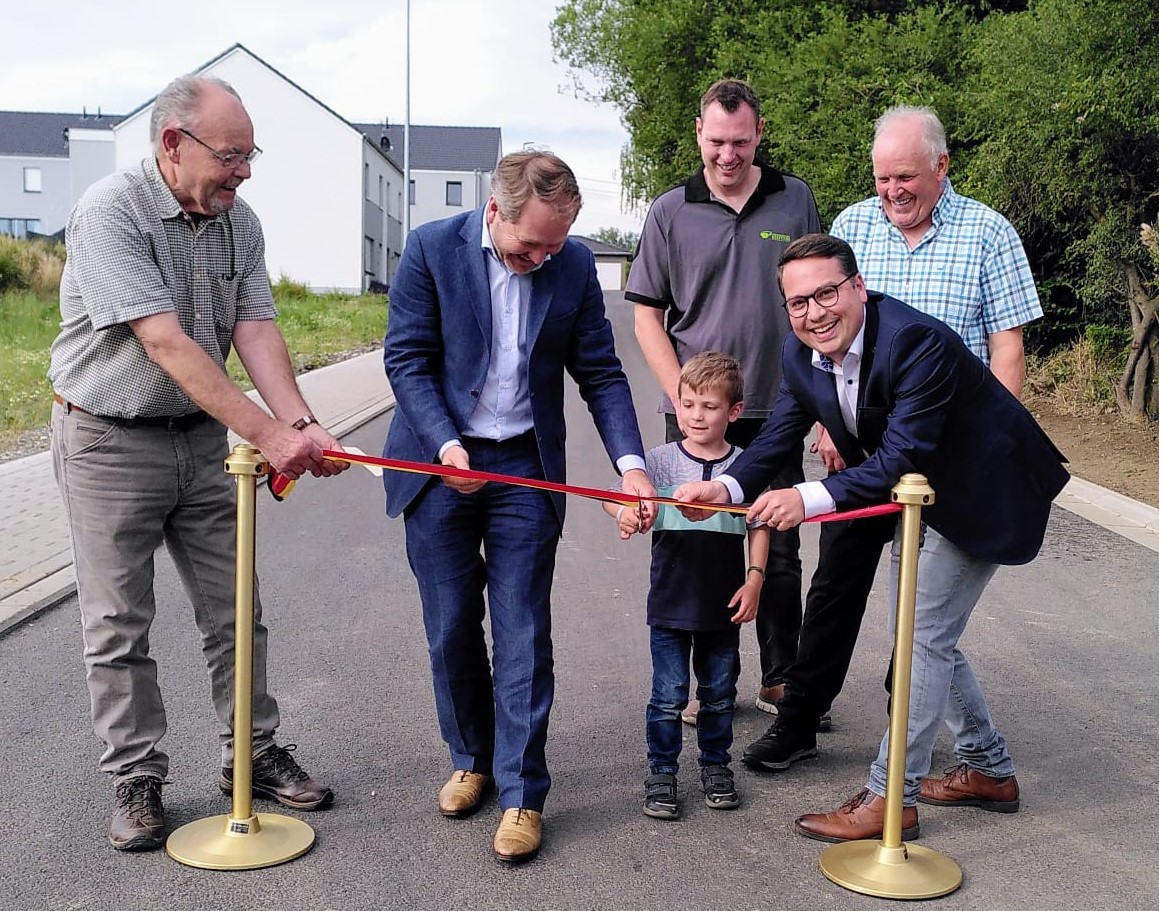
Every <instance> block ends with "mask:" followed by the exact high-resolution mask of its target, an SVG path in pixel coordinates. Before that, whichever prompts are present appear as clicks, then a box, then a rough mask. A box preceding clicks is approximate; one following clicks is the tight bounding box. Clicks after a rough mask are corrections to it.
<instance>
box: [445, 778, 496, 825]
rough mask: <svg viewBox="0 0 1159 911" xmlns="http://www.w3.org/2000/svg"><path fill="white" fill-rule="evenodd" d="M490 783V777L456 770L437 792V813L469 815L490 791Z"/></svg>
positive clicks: (477, 807)
mask: <svg viewBox="0 0 1159 911" xmlns="http://www.w3.org/2000/svg"><path fill="white" fill-rule="evenodd" d="M491 782H492V778H491V776H490V775H484V774H483V773H481V772H471V771H468V770H467V769H456V770H455V772H454V773H453V774H452V775H451V777H450V778H449V779H448V780H447V783H446V784H445V785H443V787H442V789H441V790H440V791H439V812H440V813H442V814H443V815H444V816H469V815H471V814H472V813H474V812H475V811H476V810H477V809H479V804H480V803H481V802H482V800H483V797H484V795H486V793H487V792H488V791H489V790H491Z"/></svg>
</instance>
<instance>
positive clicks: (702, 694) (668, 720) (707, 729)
mask: <svg viewBox="0 0 1159 911" xmlns="http://www.w3.org/2000/svg"><path fill="white" fill-rule="evenodd" d="M651 633H652V635H651V646H652V698H651V699H650V700H649V701H648V710H647V713H646V715H645V719H646V725H645V735H646V737H647V741H648V769H649V771H650V772H651V773H652V774H653V775H660V774H668V775H675V774H676V773H677V771H678V770H679V766H680V763H679V760H680V744H681V740H682V737H683V731H682V730H681V727H680V712H681V711H682V710H683V709H684V707H685V706H686V705H688V683H689V675H688V662H689V658H690V657H691V659H692V669H693V670H694V671H695V672H696V683H697V686H696V698H697V699H699V700H700V712H699V713H698V714H697V716H696V740H697V744H698V745H699V747H700V765H701V766H706V765H728V764H729V763H730V762H731V761H732V756H730V755H729V752H728V750H729V747H731V746H732V716H733V711H734V710H735V708H736V681H737V677H738V676H740V627H739V626H734V627H733V628H732V629H727V630H719V631H717V630H713V631H711V632H693V631H691V630H685V629H665V628H663V627H659V626H653V627H652V628H651Z"/></svg>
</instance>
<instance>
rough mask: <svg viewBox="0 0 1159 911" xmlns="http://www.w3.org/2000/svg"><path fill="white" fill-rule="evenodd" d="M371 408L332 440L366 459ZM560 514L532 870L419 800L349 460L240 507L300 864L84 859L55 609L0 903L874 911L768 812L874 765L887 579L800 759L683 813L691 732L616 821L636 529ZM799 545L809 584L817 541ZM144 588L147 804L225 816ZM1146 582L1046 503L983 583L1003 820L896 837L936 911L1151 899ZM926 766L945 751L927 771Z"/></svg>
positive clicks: (626, 793) (644, 549) (76, 703)
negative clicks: (547, 730)
mask: <svg viewBox="0 0 1159 911" xmlns="http://www.w3.org/2000/svg"><path fill="white" fill-rule="evenodd" d="M610 313H611V316H612V318H613V322H614V324H615V325H616V328H617V332H618V334H619V336H620V339H621V345H620V347H621V353H622V355H623V357H624V359H625V362H626V366H627V368H628V370H629V373H630V375H631V376H632V378H633V383H634V387H635V388H636V390H637V396H638V400H637V405H638V410H639V413H640V414H641V418H642V423H643V426H644V431H645V435H646V437H647V439H646V442H648V443H649V444H654V443H656V442H659V441H660V437H661V432H662V431H661V423H660V421H659V419H658V418H657V417H656V415H655V414H654V413H653V410H654V403H655V389H654V386H653V385H652V384H651V382H650V379H649V377H648V373H647V370H646V368H645V367H644V366H643V364H642V362H641V360H640V357H639V354H638V351H637V349H636V346H635V344H634V342H633V341H632V339H631V333H630V308H629V307H627V306H626V305H624V304H623V303H622V302H620V301H618V300H617V301H613V302H612V303H611V305H610ZM569 407H570V408H571V409H572V411H571V414H570V417H571V420H570V422H569V428H570V431H571V439H570V446H569V451H570V456H571V464H572V466H573V470H572V479H573V480H574V481H576V482H577V483H589V484H597V485H602V484H610V483H611V482H612V481H613V477H612V471H611V468H610V467H609V465H608V463H607V458H606V456H605V455H604V454H603V452H602V450H601V449H600V446H599V443H598V440H596V438H595V434H594V431H593V430H592V427H591V423H590V421H589V420H588V419H587V417H586V414H585V413H584V406H583V404H582V402H580V401H579V399H578V396H572V399H571V401H570V405H569ZM388 420H389V417H388V416H387V417H384V418H381V419H378V420H376V421H374V422H372V423H371V424H369V425H366V426H365V427H363V428H361V429H360V430H358V431H356V432H355V433H353V434H352V435H351V436H349V437H348V438H347V441H348V442H352V443H354V444H355V445H358V446H360V447H361V448H363V449H365V450H367V451H369V452H376V451H378V450H379V449H380V447H381V443H382V439H383V437H384V434H385V430H386V427H387V423H388ZM979 508H980V509H984V508H985V504H979ZM569 510H570V512H569V518H568V524H567V529H566V533H565V536H564V540H563V542H562V544H561V546H560V554H559V561H558V568H557V575H556V582H555V608H554V609H555V646H556V655H555V657H556V669H557V676H558V686H557V700H556V706H555V710H554V713H553V716H552V728H551V735H550V740H549V759H550V761H551V764H552V771H553V774H554V777H555V785H554V788H553V790H552V793H551V796H550V798H549V803H548V807H547V811H546V815H545V826H546V840H545V844H544V849H543V852H542V854H541V855H540V857H539V859H538V860H536V861H535V862H533V863H531V864H528V865H525V866H523V867H518V868H514V869H512V868H507V867H504V866H501V865H500V864H498V863H497V862H495V861H494V860H493V859H492V857H491V854H490V841H491V836H492V834H493V831H494V827H495V825H496V823H497V821H498V815H499V814H498V810H497V807H496V804H495V802H494V799H493V798H492V800H491V802H490V803H489V804H488V805H487V806H486V807H485V808H484V809H483V810H482V811H481V812H480V813H478V814H477V815H476V816H474V817H472V818H470V819H466V820H446V819H443V818H441V817H440V816H439V815H438V813H437V812H436V808H435V802H434V797H435V792H436V791H437V789H438V787H439V786H440V784H441V783H442V781H443V780H444V779H445V776H446V775H447V773H448V772H449V767H448V760H447V758H446V753H445V749H444V747H443V745H442V743H441V741H440V740H439V737H438V732H437V727H436V723H435V719H434V709H433V704H432V697H431V691H430V680H429V669H428V665H427V659H426V652H425V646H424V640H423V634H422V628H421V620H420V611H419V605H418V599H417V595H416V592H415V587H414V584H413V580H412V578H411V576H410V573H409V570H408V569H407V566H406V560H405V556H404V548H403V529H402V524H401V522H388V521H387V520H386V519H385V518H384V515H383V509H382V494H381V487H380V482H379V481H378V480H377V479H375V478H373V477H371V476H370V475H369V474H368V473H366V472H365V471H362V470H361V469H357V468H355V469H352V470H351V471H349V472H348V473H347V474H345V475H343V476H342V477H340V478H338V479H333V480H327V481H317V480H309V481H306V482H303V483H300V484H299V485H298V487H297V489H296V490H295V491H294V494H293V496H292V497H290V498H289V499H288V500H287V501H286V502H284V503H282V504H276V503H274V502H273V501H272V500H271V499H270V498H268V497H267V496H266V495H265V493H264V492H262V493H261V496H260V498H259V531H258V549H259V555H258V566H259V573H260V575H261V581H262V591H263V597H264V600H265V603H266V618H267V622H268V623H269V626H270V628H271V649H270V668H271V685H272V689H273V691H274V692H275V694H276V695H277V697H278V698H279V700H280V702H281V706H282V712H283V727H282V733H281V737H280V739H281V741H282V742H283V743H294V742H296V743H298V744H300V749H299V752H298V757H299V758H300V759H301V760H302V762H303V764H304V765H306V766H307V768H309V769H310V770H311V772H313V773H314V774H315V776H316V777H318V778H320V779H324V780H325V781H326V782H328V783H330V784H331V785H332V786H333V787H334V789H335V791H336V792H337V795H338V798H337V801H336V804H335V806H334V807H333V808H332V809H331V810H329V811H327V812H324V813H320V814H313V815H311V814H300V815H301V818H303V819H306V820H307V821H309V822H310V824H311V825H313V826H314V828H315V830H316V832H317V834H318V840H317V844H316V845H315V847H314V849H313V850H312V851H311V852H310V853H309V854H307V855H306V856H304V857H302V858H300V859H298V860H296V861H294V862H292V863H289V864H285V865H283V866H279V867H273V868H268V869H263V870H254V871H247V872H238V873H220V872H210V871H202V870H196V869H191V868H187V867H184V866H181V865H179V864H177V863H175V862H174V861H172V860H170V859H169V858H168V856H167V855H166V854H165V853H164V852H155V853H151V854H137V855H124V854H119V853H117V852H114V851H113V850H112V849H111V848H110V847H109V846H108V845H107V844H106V842H105V839H104V827H105V824H106V816H107V812H108V808H109V801H110V797H111V791H110V788H109V786H108V783H107V782H106V781H105V780H104V779H103V777H102V776H101V775H100V774H99V773H98V772H97V771H96V759H97V756H98V754H99V752H100V747H99V744H98V743H97V742H96V740H95V738H94V737H93V735H92V733H91V730H90V726H89V720H88V700H87V694H86V690H85V687H84V676H83V669H82V666H81V660H80V636H79V627H78V620H77V613H76V603H75V600H71V599H70V600H68V601H66V602H64V603H62V604H61V605H59V606H58V607H57V608H55V609H53V610H50V611H48V612H46V613H45V614H43V615H41V616H40V617H38V618H37V619H35V620H33V621H31V622H29V623H27V624H25V625H23V626H21V627H18V628H17V629H15V630H13V631H11V632H10V633H9V634H8V635H6V636H5V637H3V638H2V639H0V668H3V685H4V690H3V692H4V698H3V700H2V702H0V768H3V770H4V777H5V780H6V786H5V788H4V793H6V794H7V795H8V797H7V798H6V799H5V804H6V807H7V813H6V817H7V818H6V823H5V825H4V830H5V833H4V835H3V837H2V839H0V909H3V911H48V909H52V911H57V909H60V911H63V909H68V911H89V909H93V911H111V909H146V908H149V909H152V908H158V907H164V908H167V909H172V911H186V909H224V908H248V907H262V908H279V909H342V911H346V909H350V911H356V909H384V908H406V909H428V908H429V909H436V908H437V909H443V908H457V909H490V908H495V909H532V908H535V909H560V911H577V909H620V908H632V909H634V911H647V909H658V911H659V909H662V911H671V909H674V908H681V909H757V908H760V909H774V908H775V909H825V908H839V909H854V911H857V909H871V908H872V909H877V908H881V907H882V903H881V900H880V899H872V898H868V897H864V896H860V895H856V894H854V893H851V892H847V891H845V890H844V889H841V888H839V887H838V886H835V885H833V884H832V883H830V882H829V881H828V880H826V879H825V878H824V877H823V876H822V875H821V873H820V872H819V871H818V868H817V858H818V856H819V854H820V851H821V849H822V847H823V846H821V845H820V844H819V843H817V842H812V841H808V840H806V839H803V838H800V837H798V836H797V835H795V834H794V833H793V830H792V820H793V818H794V817H795V816H797V815H798V814H800V813H802V812H809V811H815V810H827V809H832V808H833V807H835V806H836V805H837V804H838V803H840V802H841V801H843V800H844V799H845V798H846V797H848V796H850V795H851V794H852V793H853V792H854V791H855V790H857V789H858V788H859V787H861V784H862V782H863V781H864V776H865V770H866V765H867V763H868V762H869V760H870V758H871V757H872V755H873V754H874V752H875V750H876V744H877V741H878V739H879V737H880V735H881V732H882V730H883V728H884V724H885V715H884V705H885V698H884V693H883V690H882V686H881V678H882V676H883V673H884V670H885V666H886V663H887V661H888V655H889V648H890V645H889V643H888V642H887V641H886V640H885V636H884V626H885V611H886V607H887V606H886V604H885V600H886V599H885V578H884V574H882V575H881V578H880V579H879V584H878V586H877V588H876V589H875V593H874V596H873V599H872V602H871V604H870V608H869V611H868V613H867V615H866V620H865V624H864V629H863V633H862V638H861V642H860V643H859V646H858V651H857V654H856V656H855V658H854V664H853V668H852V670H851V673H850V678H849V681H848V683H847V686H846V689H845V692H844V693H843V694H842V696H841V697H840V699H839V700H838V702H837V704H836V706H835V707H834V715H835V721H836V726H835V730H834V732H833V733H830V734H826V735H822V736H821V744H820V745H821V750H822V752H821V755H820V756H819V757H818V758H817V759H815V760H813V761H810V762H806V763H802V764H798V765H797V766H794V767H793V768H792V769H791V770H790V771H789V772H786V773H783V774H780V775H776V776H760V775H756V774H754V773H751V772H749V771H747V770H745V769H744V768H743V767H741V766H740V765H739V763H738V764H737V769H738V773H737V774H738V784H739V787H740V789H741V792H742V797H743V799H744V804H743V806H742V807H741V808H740V809H739V810H737V811H735V812H719V811H713V810H709V809H708V808H706V807H705V806H704V804H703V801H702V800H700V799H698V795H697V793H696V790H695V787H694V782H695V774H694V773H693V772H692V767H693V764H694V763H693V761H692V756H693V755H694V754H693V753H692V752H691V751H692V750H693V749H694V741H693V740H692V739H691V736H689V737H687V738H686V741H685V745H686V758H687V759H688V764H687V765H686V768H687V769H688V771H687V772H686V773H685V774H684V775H683V776H682V784H683V785H684V790H683V792H682V793H683V796H684V798H685V813H684V816H683V818H682V819H681V820H679V821H678V822H661V821H657V820H653V819H649V818H647V817H645V816H643V815H642V814H641V812H640V798H641V787H642V779H643V776H644V775H645V764H644V747H643V731H642V725H643V707H644V703H645V701H646V698H647V692H648V685H649V664H648V650H647V631H646V628H645V625H644V621H643V596H644V592H645V588H646V584H647V563H648V546H647V542H646V541H639V540H637V541H632V542H629V543H627V544H624V543H621V542H620V541H619V540H618V539H617V537H616V535H615V533H614V531H613V526H612V523H611V521H610V520H609V519H608V518H607V517H606V516H605V515H604V514H603V513H602V512H601V511H600V509H599V507H598V505H596V504H594V503H589V502H586V501H574V502H572V503H571V504H570V506H569ZM804 538H805V554H804V559H805V564H806V567H807V568H810V567H811V566H812V564H813V563H814V557H815V548H816V532H815V527H814V528H813V529H811V530H807V531H806V533H805V535H804ZM431 546H438V545H437V542H432V545H431ZM157 571H158V594H159V603H160V608H159V614H158V618H157V621H156V624H155V626H154V635H153V653H154V655H155V656H156V657H157V659H158V661H159V662H160V677H161V683H162V687H163V691H164V693H165V697H166V706H167V709H168V712H169V723H170V730H169V735H168V737H167V738H166V740H165V746H166V748H167V749H168V750H169V751H170V753H171V754H172V757H173V761H172V769H171V776H170V784H169V785H168V786H167V787H166V788H165V802H166V808H167V811H168V815H169V818H170V821H171V823H172V824H173V825H180V824H182V823H185V822H189V821H191V820H194V819H198V818H201V817H203V816H208V815H215V814H220V813H225V812H228V809H229V806H228V801H227V800H226V799H225V798H224V797H222V796H221V795H220V794H219V793H218V791H217V787H216V783H215V782H216V774H217V773H216V761H217V748H216V745H215V737H214V732H213V718H212V713H211V710H210V705H209V699H208V685H207V681H206V678H205V673H204V669H203V663H202V661H201V657H200V654H199V651H198V647H197V643H196V632H195V629H194V626H193V622H192V617H191V612H190V610H189V607H188V605H187V603H186V601H185V599H184V596H183V594H182V593H181V591H180V589H179V587H178V585H177V583H176V578H175V574H174V571H173V568H172V566H171V564H170V563H169V561H168V558H167V557H164V556H159V558H158V564H157ZM1156 579H1159V554H1156V553H1153V552H1151V551H1149V550H1146V549H1144V548H1141V547H1138V546H1136V545H1134V544H1131V543H1130V542H1127V541H1125V540H1123V539H1121V538H1118V537H1116V536H1115V535H1113V534H1111V533H1110V532H1107V531H1104V530H1102V529H1100V528H1098V527H1096V526H1093V525H1091V524H1089V523H1087V522H1085V521H1084V520H1082V519H1079V518H1077V517H1075V516H1073V515H1071V514H1068V513H1065V512H1062V511H1058V510H1056V511H1055V513H1054V515H1053V517H1052V525H1051V529H1050V532H1049V535H1048V540H1047V544H1046V547H1045V549H1044V551H1043V554H1042V555H1041V556H1040V557H1039V559H1038V560H1037V561H1036V562H1035V563H1033V564H1031V565H1030V566H1027V567H1021V568H1007V569H1002V570H1000V571H999V573H998V575H997V577H996V578H995V580H994V582H993V583H992V584H991V586H990V588H989V590H988V592H987V594H986V597H985V600H984V601H983V603H982V605H981V606H980V607H979V609H978V610H977V612H976V613H975V616H974V618H973V621H972V623H971V625H970V628H969V630H968V632H967V635H966V637H965V640H964V647H965V649H966V651H967V653H968V654H969V655H970V657H971V660H972V661H973V663H974V665H975V668H976V669H977V670H978V672H979V676H980V677H981V679H982V681H983V685H984V686H985V687H986V690H987V693H988V696H989V699H990V704H991V708H992V710H993V712H994V714H995V717H996V719H997V720H998V722H999V724H1000V725H1001V726H1002V727H1003V729H1004V730H1005V732H1006V734H1007V736H1008V739H1009V740H1010V742H1011V746H1012V749H1013V751H1014V756H1015V760H1016V762H1017V763H1018V776H1019V781H1020V783H1021V786H1022V791H1023V810H1022V811H1021V812H1020V813H1018V814H1017V815H1014V816H1002V815H998V814H988V813H984V812H981V811H978V810H972V809H944V808H936V807H922V809H921V822H922V842H921V843H922V844H924V845H927V846H930V847H933V848H937V849H938V850H940V851H942V852H944V853H946V854H948V855H949V856H951V857H953V858H955V859H956V860H957V861H958V862H959V863H960V864H961V865H962V867H963V869H964V871H965V882H964V885H963V887H962V888H961V889H960V890H959V891H958V892H956V893H954V894H953V895H951V896H949V897H946V898H944V899H940V900H937V907H938V908H944V909H947V911H949V909H954V911H957V909H987V911H991V909H1010V911H1021V909H1058V911H1063V909H1082V911H1097V909H1153V908H1156V907H1159V873H1157V872H1156V865H1155V855H1156V850H1157V848H1159V836H1157V835H1156V832H1157V831H1159V766H1157V764H1156V763H1155V751H1156V747H1157V745H1159V679H1157V674H1156V657H1155V656H1156V652H1157V647H1156V646H1157V639H1159V636H1157V629H1159V623H1157V622H1156V615H1155V604H1156V590H1157V587H1159V586H1157V584H1156ZM742 642H743V649H744V653H743V657H744V660H745V663H746V668H747V669H746V671H745V672H744V673H743V674H742V700H743V704H742V706H741V708H740V711H739V712H738V715H737V719H736V739H737V743H738V749H739V747H740V746H742V745H743V744H744V743H746V742H748V741H749V740H751V739H752V738H753V737H755V736H757V735H758V734H760V733H761V732H762V731H763V730H764V727H765V723H766V721H767V716H764V715H762V714H760V713H758V712H757V711H756V710H755V709H754V708H753V707H752V702H751V697H752V695H753V693H754V691H755V687H756V674H755V670H754V669H755V667H756V654H755V643H754V640H753V637H752V635H751V633H747V632H746V634H745V635H744V636H743V637H742ZM689 734H691V732H689ZM950 764H951V758H950V756H949V755H948V744H947V743H946V742H945V740H944V739H943V741H942V742H940V744H939V753H938V754H937V755H936V756H935V769H938V768H941V767H942V766H944V765H950ZM255 806H256V807H257V808H258V809H259V810H260V811H271V810H272V805H270V804H267V803H264V802H257V803H256V804H255ZM285 812H290V811H285Z"/></svg>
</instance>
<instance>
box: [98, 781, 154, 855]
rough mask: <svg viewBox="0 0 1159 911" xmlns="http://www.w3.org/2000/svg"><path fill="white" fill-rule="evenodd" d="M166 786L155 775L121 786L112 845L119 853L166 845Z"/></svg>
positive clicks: (111, 821) (112, 822) (112, 823)
mask: <svg viewBox="0 0 1159 911" xmlns="http://www.w3.org/2000/svg"><path fill="white" fill-rule="evenodd" d="M163 783H164V782H162V781H161V779H160V778H154V777H153V776H152V775H140V776H138V777H136V778H130V779H128V780H127V781H123V782H121V783H120V784H119V785H117V789H116V791H115V795H116V806H115V807H114V808H113V815H112V817H111V818H110V819H109V843H110V844H111V845H112V846H113V847H114V848H116V849H117V850H118V851H155V850H157V848H160V847H161V846H162V845H163V844H165V811H164V810H163V809H162V807H161V785H162V784H163Z"/></svg>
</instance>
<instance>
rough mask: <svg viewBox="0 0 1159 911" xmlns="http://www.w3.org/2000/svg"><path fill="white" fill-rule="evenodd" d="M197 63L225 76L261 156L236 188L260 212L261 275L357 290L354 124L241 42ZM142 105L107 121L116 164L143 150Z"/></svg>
mask: <svg viewBox="0 0 1159 911" xmlns="http://www.w3.org/2000/svg"><path fill="white" fill-rule="evenodd" d="M203 72H204V73H206V74H208V75H213V76H217V77H219V78H221V79H224V80H225V81H226V82H228V83H229V84H230V85H232V86H233V87H234V88H235V89H236V90H237V93H238V94H239V95H240V96H241V99H242V101H243V102H244V103H245V106H246V110H247V111H248V112H249V115H250V118H251V119H252V120H253V123H254V141H255V142H256V143H257V144H258V145H259V146H261V148H262V157H261V158H260V159H258V160H257V161H256V162H254V165H253V176H252V178H251V179H250V180H247V181H246V182H245V183H244V184H243V185H242V187H241V190H240V193H241V196H242V197H243V198H244V199H245V200H246V202H248V203H249V204H250V206H251V207H252V208H253V209H254V211H255V212H257V214H258V217H259V218H260V219H261V222H262V228H263V229H264V231H265V236H266V265H267V266H268V268H269V272H270V278H271V279H272V280H273V281H275V282H276V281H277V280H278V277H279V276H280V275H283V274H284V275H286V276H288V277H290V278H292V279H294V280H296V281H303V282H306V283H308V284H309V285H310V286H311V287H313V288H316V289H331V288H337V289H341V290H345V291H351V292H358V291H360V290H361V289H362V286H363V273H362V251H363V249H364V246H365V241H364V239H363V238H364V234H363V204H362V200H363V194H362V178H363V137H362V134H361V133H359V132H358V131H357V130H355V129H354V128H353V127H351V126H350V125H349V124H348V123H346V122H344V121H343V120H342V119H341V118H339V117H337V116H335V115H334V114H332V113H330V112H329V111H327V110H326V109H325V108H323V107H321V106H320V105H319V104H318V103H317V102H316V101H314V100H313V99H312V98H310V97H309V96H308V95H306V94H305V93H303V92H301V91H299V90H298V89H296V88H295V87H294V86H293V85H291V84H290V83H288V82H286V81H285V80H284V79H282V78H281V77H280V76H278V75H277V74H276V73H275V72H274V71H272V70H271V69H269V68H268V67H266V66H265V65H263V64H262V63H260V62H259V61H257V60H255V59H254V58H253V57H252V56H250V55H249V54H247V53H246V52H245V51H243V50H240V49H235V50H234V51H232V52H231V53H230V54H228V55H227V56H226V57H224V58H222V59H221V60H218V61H217V62H216V63H214V64H213V65H212V66H210V67H208V68H207V69H206V70H204V71H203ZM151 113H152V105H149V106H148V107H146V108H143V109H142V110H140V111H138V112H137V113H136V114H135V115H134V116H133V117H132V118H131V119H129V120H127V121H124V122H122V123H121V124H119V125H118V126H117V127H116V149H117V152H116V167H117V168H118V169H119V168H125V167H130V166H131V165H133V164H135V163H136V162H138V161H140V159H141V158H143V157H144V156H146V155H148V154H150V145H149V116H150V114H151ZM400 179H401V178H400Z"/></svg>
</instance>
